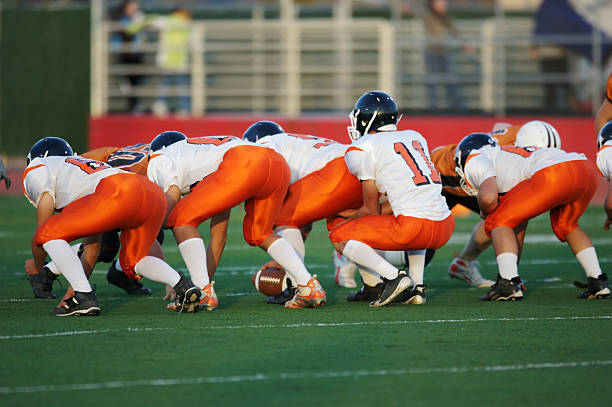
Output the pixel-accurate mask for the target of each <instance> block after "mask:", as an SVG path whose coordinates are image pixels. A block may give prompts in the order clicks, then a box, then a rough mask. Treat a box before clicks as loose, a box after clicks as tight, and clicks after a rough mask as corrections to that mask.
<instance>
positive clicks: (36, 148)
mask: <svg viewBox="0 0 612 407" xmlns="http://www.w3.org/2000/svg"><path fill="white" fill-rule="evenodd" d="M71 155H74V152H73V151H72V147H70V144H68V142H67V141H66V140H64V139H61V138H59V137H45V138H43V139H40V140H38V141H37V142H36V143H34V145H33V146H32V148H31V149H30V152H29V153H28V156H27V158H26V165H29V164H30V161H32V160H33V159H35V158H36V157H49V156H66V157H68V156H71Z"/></svg>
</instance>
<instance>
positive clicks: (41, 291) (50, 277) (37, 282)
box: [28, 267, 57, 300]
mask: <svg viewBox="0 0 612 407" xmlns="http://www.w3.org/2000/svg"><path fill="white" fill-rule="evenodd" d="M56 278H57V275H55V274H53V273H52V272H51V270H49V268H47V267H43V268H42V271H41V272H40V273H38V274H34V275H31V276H28V280H30V285H31V286H32V292H33V293H34V298H44V299H47V300H49V299H54V298H57V297H56V295H55V294H53V282H54V281H55V279H56Z"/></svg>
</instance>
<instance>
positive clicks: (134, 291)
mask: <svg viewBox="0 0 612 407" xmlns="http://www.w3.org/2000/svg"><path fill="white" fill-rule="evenodd" d="M106 280H107V281H108V282H109V283H110V284H112V285H114V286H117V287H119V288H121V289H122V290H123V291H125V292H126V293H128V294H130V295H151V294H152V292H151V290H150V289H148V288H147V287H145V286H143V285H142V284H141V283H140V281H138V280H132V279H131V278H129V277H128V276H126V275H125V273H124V272H123V271H121V270H119V269H117V267H115V262H114V261H113V262H112V263H111V265H110V267H109V268H108V271H107V272H106Z"/></svg>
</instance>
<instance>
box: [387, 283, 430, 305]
mask: <svg viewBox="0 0 612 407" xmlns="http://www.w3.org/2000/svg"><path fill="white" fill-rule="evenodd" d="M426 289H427V286H426V285H424V284H417V285H415V286H413V287H412V288H410V289H409V290H406V291H404V292H403V293H402V294H401V295H399V296H398V297H397V298H396V299H395V301H396V302H403V303H404V304H412V305H422V304H425V302H426V298H425V290H426Z"/></svg>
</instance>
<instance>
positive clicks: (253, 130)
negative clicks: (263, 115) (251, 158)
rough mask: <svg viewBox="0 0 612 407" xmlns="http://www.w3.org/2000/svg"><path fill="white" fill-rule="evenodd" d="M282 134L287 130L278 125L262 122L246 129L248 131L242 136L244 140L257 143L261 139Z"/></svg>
mask: <svg viewBox="0 0 612 407" xmlns="http://www.w3.org/2000/svg"><path fill="white" fill-rule="evenodd" d="M281 133H285V130H283V128H282V127H281V126H280V125H279V124H278V123H275V122H271V121H267V120H260V121H258V122H255V123H253V124H251V125H250V126H249V128H248V129H246V131H245V132H244V133H243V134H242V139H243V140H248V141H250V142H252V143H255V142H257V140H259V139H260V138H263V137H266V136H272V135H274V134H281Z"/></svg>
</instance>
